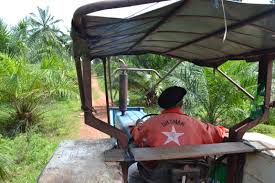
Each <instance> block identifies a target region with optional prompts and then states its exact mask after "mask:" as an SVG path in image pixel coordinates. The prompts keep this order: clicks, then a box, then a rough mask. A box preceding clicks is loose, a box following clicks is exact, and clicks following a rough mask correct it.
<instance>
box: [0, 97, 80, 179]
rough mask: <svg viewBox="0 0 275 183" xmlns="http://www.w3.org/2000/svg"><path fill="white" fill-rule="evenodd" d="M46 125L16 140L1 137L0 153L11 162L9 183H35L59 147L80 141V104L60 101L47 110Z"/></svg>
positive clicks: (47, 107) (44, 122) (46, 107)
mask: <svg viewBox="0 0 275 183" xmlns="http://www.w3.org/2000/svg"><path fill="white" fill-rule="evenodd" d="M44 110H45V111H46V113H45V114H44V120H43V122H42V123H41V124H40V125H39V126H38V127H36V128H33V129H32V130H30V131H29V132H28V133H24V134H20V135H17V136H16V137H15V138H13V139H11V138H7V137H3V136H2V137H1V136H0V149H1V150H2V149H4V150H5V155H6V156H7V158H8V159H9V160H10V161H11V163H10V165H9V168H8V169H9V175H10V176H9V179H8V181H7V182H8V183H34V182H36V181H37V180H36V179H37V177H38V176H39V174H40V173H41V171H42V170H43V168H44V167H45V165H46V164H47V162H48V160H49V159H50V157H51V156H52V154H53V152H54V150H55V149H56V147H57V146H58V144H59V143H60V142H61V141H62V140H64V139H75V138H77V137H78V135H79V134H78V132H79V128H80V123H79V121H80V104H79V102H78V101H76V100H72V101H58V102H55V103H52V104H50V105H47V106H45V108H44Z"/></svg>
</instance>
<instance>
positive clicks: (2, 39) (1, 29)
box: [0, 19, 10, 52]
mask: <svg viewBox="0 0 275 183" xmlns="http://www.w3.org/2000/svg"><path fill="white" fill-rule="evenodd" d="M9 39H10V35H9V31H8V29H7V25H6V24H5V23H4V22H3V20H2V19H0V52H8V49H9V47H8V45H9V41H10V40H9Z"/></svg>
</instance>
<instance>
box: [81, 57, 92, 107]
mask: <svg viewBox="0 0 275 183" xmlns="http://www.w3.org/2000/svg"><path fill="white" fill-rule="evenodd" d="M82 59H83V60H82V70H83V73H82V76H83V84H84V96H85V106H86V107H88V109H90V110H92V89H91V87H92V85H91V82H92V78H91V76H92V73H91V59H90V58H88V57H82Z"/></svg>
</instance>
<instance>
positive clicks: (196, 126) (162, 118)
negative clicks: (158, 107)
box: [132, 108, 224, 147]
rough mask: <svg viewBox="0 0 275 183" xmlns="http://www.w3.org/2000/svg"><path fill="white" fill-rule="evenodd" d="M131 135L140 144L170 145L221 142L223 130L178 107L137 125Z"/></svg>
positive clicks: (153, 145) (150, 145)
mask: <svg viewBox="0 0 275 183" xmlns="http://www.w3.org/2000/svg"><path fill="white" fill-rule="evenodd" d="M132 135H133V137H134V140H135V142H136V143H138V144H141V145H142V146H149V147H170V146H180V145H192V144H211V143H218V142H222V140H223V138H224V130H223V129H222V127H219V126H218V127H217V126H213V125H211V124H206V123H202V122H200V121H198V120H196V119H193V118H191V117H189V116H188V115H186V114H184V113H183V112H181V111H180V108H172V109H166V110H164V111H163V112H162V114H160V115H157V116H155V117H152V118H150V119H148V120H147V121H146V122H144V123H143V124H141V125H138V126H137V127H136V128H135V129H134V130H133V132H132Z"/></svg>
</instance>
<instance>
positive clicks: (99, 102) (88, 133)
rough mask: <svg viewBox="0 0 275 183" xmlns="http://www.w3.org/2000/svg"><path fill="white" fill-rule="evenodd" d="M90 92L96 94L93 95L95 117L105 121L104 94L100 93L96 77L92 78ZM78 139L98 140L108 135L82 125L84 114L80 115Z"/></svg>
mask: <svg viewBox="0 0 275 183" xmlns="http://www.w3.org/2000/svg"><path fill="white" fill-rule="evenodd" d="M92 91H93V92H94V93H95V92H96V93H97V97H96V98H95V96H96V95H94V94H93V106H94V108H95V109H96V111H97V114H96V117H97V118H99V119H101V120H103V121H107V113H106V101H105V94H104V92H103V91H101V89H100V87H99V85H98V80H97V78H96V76H92ZM79 137H80V139H100V138H109V136H108V135H106V134H104V133H102V132H100V131H98V130H96V129H94V128H92V127H90V126H88V125H86V124H85V123H84V114H83V113H81V126H80V134H79Z"/></svg>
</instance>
